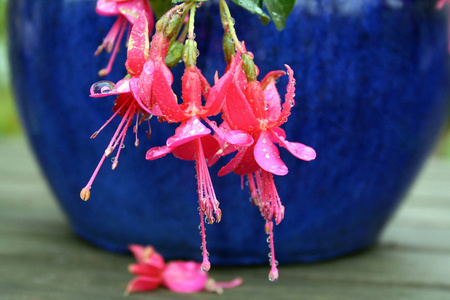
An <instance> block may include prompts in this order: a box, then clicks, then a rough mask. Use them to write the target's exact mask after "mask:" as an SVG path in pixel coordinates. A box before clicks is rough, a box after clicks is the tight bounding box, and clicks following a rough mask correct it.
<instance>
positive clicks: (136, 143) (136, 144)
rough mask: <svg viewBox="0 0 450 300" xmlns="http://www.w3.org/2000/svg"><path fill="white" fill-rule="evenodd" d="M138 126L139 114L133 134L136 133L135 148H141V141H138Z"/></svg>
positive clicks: (137, 114)
mask: <svg viewBox="0 0 450 300" xmlns="http://www.w3.org/2000/svg"><path fill="white" fill-rule="evenodd" d="M138 126H139V112H137V113H136V125H134V128H133V133H134V146H136V147H138V146H139V139H138Z"/></svg>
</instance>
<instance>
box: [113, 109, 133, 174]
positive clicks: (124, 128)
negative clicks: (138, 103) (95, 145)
mask: <svg viewBox="0 0 450 300" xmlns="http://www.w3.org/2000/svg"><path fill="white" fill-rule="evenodd" d="M132 106H133V105H132ZM131 110H134V107H131V106H130V108H128V112H127V114H128V120H127V124H126V125H125V126H124V127H123V129H122V132H121V133H120V135H119V138H120V143H119V149H117V154H116V157H115V158H114V162H113V164H112V167H111V168H112V169H113V170H114V169H115V168H116V167H117V164H118V163H119V155H120V151H121V150H122V148H123V141H124V140H125V136H126V135H127V130H128V127H130V125H131V121H132V120H133V111H131ZM119 138H118V139H117V141H116V144H115V145H114V148H115V147H116V145H117V142H118V141H119Z"/></svg>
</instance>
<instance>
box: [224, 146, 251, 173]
mask: <svg viewBox="0 0 450 300" xmlns="http://www.w3.org/2000/svg"><path fill="white" fill-rule="evenodd" d="M246 150H247V149H246ZM246 150H244V151H239V152H238V153H237V154H236V156H235V157H233V158H232V159H231V160H230V162H229V163H228V164H226V165H225V166H223V167H222V168H221V169H220V171H219V173H217V176H224V175H227V174H228V173H231V172H233V171H234V170H235V169H236V168H237V167H238V166H239V164H240V163H241V161H242V159H243V158H244V156H245V152H246Z"/></svg>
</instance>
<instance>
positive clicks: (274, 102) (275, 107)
mask: <svg viewBox="0 0 450 300" xmlns="http://www.w3.org/2000/svg"><path fill="white" fill-rule="evenodd" d="M263 93H264V100H266V103H267V119H268V120H269V121H270V122H275V121H276V120H278V118H279V117H280V114H281V98H280V94H279V93H278V90H277V88H276V86H275V81H270V82H269V83H268V84H267V87H266V88H265V90H264V92H263Z"/></svg>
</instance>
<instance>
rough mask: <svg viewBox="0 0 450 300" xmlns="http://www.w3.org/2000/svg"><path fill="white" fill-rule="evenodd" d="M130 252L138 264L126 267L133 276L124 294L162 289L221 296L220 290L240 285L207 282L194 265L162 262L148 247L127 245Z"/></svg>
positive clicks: (195, 264) (207, 279)
mask: <svg viewBox="0 0 450 300" xmlns="http://www.w3.org/2000/svg"><path fill="white" fill-rule="evenodd" d="M129 249H130V251H131V252H132V253H133V255H134V257H135V258H136V261H137V263H135V264H131V265H129V267H128V270H129V271H130V273H132V274H134V275H136V276H137V277H135V278H134V279H133V280H131V281H130V282H129V283H128V286H127V289H126V294H131V293H134V292H145V291H151V290H154V289H156V288H158V287H160V286H164V287H166V288H168V289H169V290H171V291H174V292H177V293H197V292H201V291H207V292H215V293H219V294H221V293H223V289H228V288H234V287H237V286H239V285H241V284H242V279H241V278H235V279H233V280H232V281H230V282H216V281H215V280H214V279H212V278H208V273H206V272H203V271H202V270H201V269H200V264H199V263H197V262H193V261H172V262H169V263H166V262H165V261H164V258H163V257H162V256H161V255H160V254H159V253H158V252H156V251H155V249H154V248H153V247H151V246H147V247H143V246H140V245H130V246H129Z"/></svg>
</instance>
